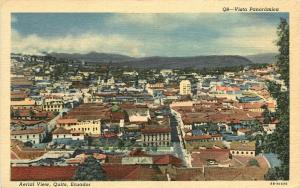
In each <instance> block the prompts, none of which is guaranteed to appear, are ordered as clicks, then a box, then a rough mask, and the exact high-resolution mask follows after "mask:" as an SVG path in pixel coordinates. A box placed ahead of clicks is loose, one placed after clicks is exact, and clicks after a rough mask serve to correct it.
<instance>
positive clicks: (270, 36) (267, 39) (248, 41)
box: [215, 26, 277, 55]
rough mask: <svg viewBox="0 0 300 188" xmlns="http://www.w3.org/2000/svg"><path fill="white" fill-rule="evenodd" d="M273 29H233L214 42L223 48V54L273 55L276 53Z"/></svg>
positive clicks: (274, 30)
mask: <svg viewBox="0 0 300 188" xmlns="http://www.w3.org/2000/svg"><path fill="white" fill-rule="evenodd" d="M276 40H277V34H276V28H275V27H255V26H249V27H240V28H234V29H232V30H231V32H230V33H227V35H224V36H222V37H221V38H218V39H217V40H216V41H215V45H216V46H224V48H223V49H224V50H223V54H233V53H232V52H239V53H238V54H237V53H236V54H237V55H249V54H257V53H273V52H276V51H277V47H276V45H275V41H276Z"/></svg>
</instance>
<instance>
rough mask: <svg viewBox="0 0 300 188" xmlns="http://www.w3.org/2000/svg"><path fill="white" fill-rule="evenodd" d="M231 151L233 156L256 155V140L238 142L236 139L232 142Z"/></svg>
mask: <svg viewBox="0 0 300 188" xmlns="http://www.w3.org/2000/svg"><path fill="white" fill-rule="evenodd" d="M230 153H231V155H233V156H252V157H254V156H255V141H253V142H238V141H234V142H231V144H230Z"/></svg>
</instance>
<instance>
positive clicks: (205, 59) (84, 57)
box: [50, 52, 274, 69]
mask: <svg viewBox="0 0 300 188" xmlns="http://www.w3.org/2000/svg"><path fill="white" fill-rule="evenodd" d="M50 55H51V56H54V57H56V58H67V59H73V60H80V61H86V62H92V63H111V65H112V66H128V67H134V68H139V69H145V68H161V69H162V68H163V69H167V68H187V67H193V68H197V69H202V68H212V67H232V66H241V65H249V64H256V63H259V64H261V63H270V62H273V61H274V59H273V58H274V54H273V55H272V54H258V55H252V56H246V57H243V56H236V55H234V56H233V55H214V56H192V57H160V56H154V57H143V58H135V57H130V56H126V55H120V54H109V53H97V52H91V53H88V54H78V53H75V54H67V53H51V54H50Z"/></svg>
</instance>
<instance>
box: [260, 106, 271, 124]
mask: <svg viewBox="0 0 300 188" xmlns="http://www.w3.org/2000/svg"><path fill="white" fill-rule="evenodd" d="M262 109H263V110H264V111H263V113H262V115H263V117H264V123H265V124H269V123H271V121H272V114H271V112H270V110H269V109H268V107H267V105H264V106H263V107H262Z"/></svg>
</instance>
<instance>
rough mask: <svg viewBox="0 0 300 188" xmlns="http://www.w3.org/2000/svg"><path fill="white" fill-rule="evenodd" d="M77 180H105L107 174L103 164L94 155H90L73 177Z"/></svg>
mask: <svg viewBox="0 0 300 188" xmlns="http://www.w3.org/2000/svg"><path fill="white" fill-rule="evenodd" d="M73 179H74V180H76V181H105V180H106V175H105V172H104V170H103V168H102V166H101V164H100V163H99V162H98V161H97V160H96V159H95V158H94V157H93V156H88V158H86V160H85V162H84V163H83V164H81V165H80V166H79V167H78V168H77V170H76V172H75V175H74V177H73Z"/></svg>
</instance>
